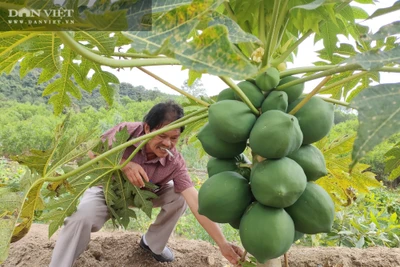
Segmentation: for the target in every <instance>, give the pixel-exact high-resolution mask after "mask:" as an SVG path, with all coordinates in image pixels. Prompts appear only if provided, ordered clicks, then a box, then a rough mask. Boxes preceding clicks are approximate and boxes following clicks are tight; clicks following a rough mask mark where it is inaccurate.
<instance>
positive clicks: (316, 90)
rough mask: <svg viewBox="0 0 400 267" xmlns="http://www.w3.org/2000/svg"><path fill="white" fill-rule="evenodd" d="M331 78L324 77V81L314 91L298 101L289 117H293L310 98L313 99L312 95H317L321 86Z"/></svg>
mask: <svg viewBox="0 0 400 267" xmlns="http://www.w3.org/2000/svg"><path fill="white" fill-rule="evenodd" d="M331 78H332V76H327V77H325V79H323V80H322V81H321V82H320V83H319V84H318V85H317V86H316V87H315V88H314V90H312V91H311V92H310V93H309V94H307V95H306V97H305V98H303V100H301V101H300V103H299V104H297V106H295V107H294V108H293V109H292V110H291V111H290V112H289V114H290V115H294V114H296V112H297V111H299V109H301V108H302V107H303V106H304V105H305V104H306V103H307V102H308V101H309V100H310V99H311V97H313V96H314V95H316V94H317V93H318V91H319V90H321V88H322V86H324V85H325V84H326V83H327V82H328V81H329V80H330V79H331Z"/></svg>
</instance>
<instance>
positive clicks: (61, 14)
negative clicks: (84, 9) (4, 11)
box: [8, 7, 74, 25]
mask: <svg viewBox="0 0 400 267" xmlns="http://www.w3.org/2000/svg"><path fill="white" fill-rule="evenodd" d="M73 15H74V10H73V9H65V8H62V7H61V8H58V9H29V8H25V7H24V8H21V9H19V10H17V9H9V10H8V23H9V24H29V25H33V24H36V25H38V24H74V20H73Z"/></svg>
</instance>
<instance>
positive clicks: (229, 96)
mask: <svg viewBox="0 0 400 267" xmlns="http://www.w3.org/2000/svg"><path fill="white" fill-rule="evenodd" d="M222 100H235V92H234V91H233V90H232V89H231V88H226V89H224V90H222V91H221V92H219V94H218V96H217V102H219V101H222Z"/></svg>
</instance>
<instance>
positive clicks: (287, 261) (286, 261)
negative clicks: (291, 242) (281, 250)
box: [283, 252, 289, 267]
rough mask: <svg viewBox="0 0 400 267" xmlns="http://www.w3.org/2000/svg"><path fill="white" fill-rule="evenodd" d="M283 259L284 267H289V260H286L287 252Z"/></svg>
mask: <svg viewBox="0 0 400 267" xmlns="http://www.w3.org/2000/svg"><path fill="white" fill-rule="evenodd" d="M283 258H284V260H285V267H289V259H288V258H289V257H288V254H287V252H286V253H285V254H283Z"/></svg>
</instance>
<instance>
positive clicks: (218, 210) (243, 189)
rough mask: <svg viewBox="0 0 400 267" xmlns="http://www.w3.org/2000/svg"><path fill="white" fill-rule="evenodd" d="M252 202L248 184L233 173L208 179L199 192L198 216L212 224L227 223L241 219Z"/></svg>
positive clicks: (225, 173)
mask: <svg viewBox="0 0 400 267" xmlns="http://www.w3.org/2000/svg"><path fill="white" fill-rule="evenodd" d="M251 201H252V194H251V190H250V185H249V182H248V181H247V180H246V179H245V178H244V177H243V176H241V175H240V174H238V173H237V172H233V171H225V172H220V173H217V174H215V175H213V176H211V177H210V178H208V179H207V180H206V181H205V182H204V183H203V185H202V186H201V187H200V190H199V210H198V212H199V214H201V215H204V216H206V217H207V218H209V219H210V220H211V221H213V222H217V223H229V222H233V221H235V220H238V219H239V218H240V217H242V215H243V213H244V212H245V210H246V208H247V207H248V206H249V205H250V203H251Z"/></svg>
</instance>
